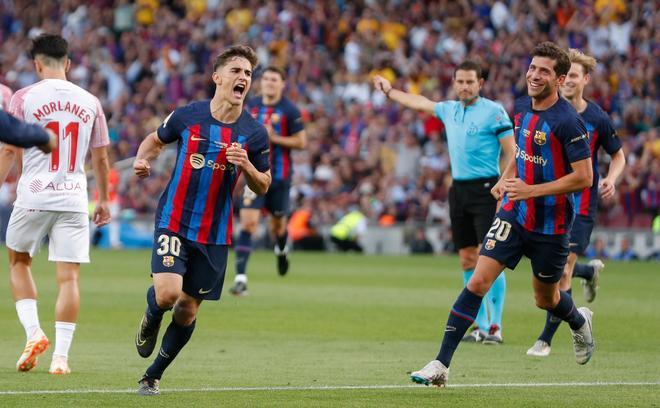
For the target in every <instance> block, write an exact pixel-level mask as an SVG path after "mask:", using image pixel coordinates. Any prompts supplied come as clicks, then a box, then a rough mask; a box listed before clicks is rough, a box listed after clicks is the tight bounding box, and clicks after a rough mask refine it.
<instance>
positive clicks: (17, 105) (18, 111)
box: [8, 91, 25, 120]
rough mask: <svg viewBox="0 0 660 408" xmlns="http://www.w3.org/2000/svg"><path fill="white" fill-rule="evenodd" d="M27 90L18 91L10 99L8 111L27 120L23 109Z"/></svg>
mask: <svg viewBox="0 0 660 408" xmlns="http://www.w3.org/2000/svg"><path fill="white" fill-rule="evenodd" d="M24 97H25V92H24V91H23V92H21V91H18V92H16V93H15V94H14V95H13V96H12V97H11V99H10V100H9V110H8V112H9V113H10V114H12V115H13V116H14V117H16V118H19V119H22V120H25V112H24V111H23V102H24Z"/></svg>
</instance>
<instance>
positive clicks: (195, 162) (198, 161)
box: [190, 153, 205, 170]
mask: <svg viewBox="0 0 660 408" xmlns="http://www.w3.org/2000/svg"><path fill="white" fill-rule="evenodd" d="M204 161H205V160H204V156H202V155H201V154H199V153H193V154H191V155H190V165H191V166H192V168H193V169H197V170H199V169H201V168H202V167H204Z"/></svg>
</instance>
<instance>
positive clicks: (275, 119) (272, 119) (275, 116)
mask: <svg viewBox="0 0 660 408" xmlns="http://www.w3.org/2000/svg"><path fill="white" fill-rule="evenodd" d="M269 121H270V123H271V124H273V125H277V124H278V123H280V115H278V114H277V113H273V114H272V115H270V118H269Z"/></svg>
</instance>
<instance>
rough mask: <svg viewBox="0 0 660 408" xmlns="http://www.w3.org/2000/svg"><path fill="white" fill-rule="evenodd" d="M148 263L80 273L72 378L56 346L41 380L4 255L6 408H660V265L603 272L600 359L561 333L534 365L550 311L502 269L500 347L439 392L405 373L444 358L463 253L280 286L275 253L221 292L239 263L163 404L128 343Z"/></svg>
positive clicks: (304, 262) (45, 303)
mask: <svg viewBox="0 0 660 408" xmlns="http://www.w3.org/2000/svg"><path fill="white" fill-rule="evenodd" d="M45 252H46V251H42V252H41V254H40V255H38V257H37V259H35V264H34V268H33V270H34V276H35V279H36V281H37V285H38V288H39V316H40V319H41V324H42V327H43V328H44V331H45V332H46V334H47V335H48V336H49V337H50V338H51V341H53V340H54V312H53V310H54V303H55V297H56V285H55V278H54V265H53V264H48V263H47V262H46V254H45ZM149 257H150V254H149V252H146V251H136V252H132V251H117V252H110V251H108V252H99V251H97V252H94V253H93V254H92V262H93V263H92V264H91V265H86V266H83V271H82V277H81V292H82V307H81V314H80V320H79V322H78V327H77V330H76V334H75V338H74V343H73V346H72V350H71V353H70V358H69V361H70V365H71V368H72V370H73V373H72V374H71V375H68V376H53V375H49V374H48V373H47V370H48V365H49V364H50V356H51V354H52V348H51V349H50V350H48V351H47V352H46V353H45V355H44V356H43V357H42V358H41V359H40V362H39V365H38V366H37V368H36V369H35V370H33V371H32V372H29V373H25V374H23V373H17V372H16V371H15V362H16V359H17V358H18V356H19V354H20V352H21V351H22V348H23V346H24V342H25V338H24V332H23V328H22V327H21V326H20V324H19V322H18V319H17V318H16V312H15V309H14V303H13V300H12V298H11V291H10V289H9V284H8V279H7V278H6V276H7V274H8V272H7V255H6V251H5V250H4V248H0V265H1V267H2V270H3V271H4V273H5V279H1V280H0V293H3V294H4V296H2V299H3V301H2V306H1V307H0V333H2V334H1V335H0V406H3V407H5V406H26V407H35V406H113V407H115V406H137V405H140V406H147V407H148V406H220V405H225V406H232V407H234V406H296V407H297V406H378V407H381V406H393V407H394V406H459V405H460V406H472V405H475V404H480V405H481V404H483V405H484V406H498V407H499V406H516V407H517V406H539V407H547V406H571V407H574V406H580V407H591V406H599V407H601V406H612V407H623V406H658V407H660V343H658V338H660V324H659V323H660V317H659V315H658V310H660V300H658V296H657V290H658V288H660V270H659V269H660V268H659V267H658V266H659V264H658V263H616V262H608V263H607V265H606V268H605V271H604V272H603V274H602V275H601V285H600V286H601V290H600V292H599V294H598V296H597V298H596V300H595V302H594V303H593V304H591V305H590V307H591V308H592V309H593V310H594V312H595V314H594V332H595V337H596V342H597V346H596V352H595V354H594V357H593V359H592V361H590V362H589V363H588V364H587V365H586V366H579V365H577V364H576V363H575V360H574V357H573V351H572V345H571V340H570V334H569V330H568V328H567V327H566V325H563V326H562V327H561V328H560V329H559V331H558V333H557V335H556V336H555V341H554V343H553V347H552V354H551V356H550V357H548V358H545V359H539V358H531V357H528V356H526V355H525V351H526V350H527V348H528V347H529V346H531V345H532V343H533V342H534V340H535V339H536V336H537V335H538V334H539V333H540V330H541V329H542V327H543V323H544V316H545V312H543V311H541V310H539V309H537V308H536V307H535V306H534V302H533V296H532V289H531V283H530V282H531V272H530V268H529V263H528V262H527V261H525V260H523V261H522V262H521V265H520V267H519V268H518V270H516V271H515V272H511V271H507V283H508V288H507V300H506V302H507V303H506V306H505V313H504V324H503V326H504V327H503V335H504V341H505V344H503V345H501V346H483V345H470V344H462V345H461V346H460V347H459V349H458V351H457V352H456V355H455V357H454V361H453V363H452V366H451V373H450V377H449V380H450V385H451V386H450V387H448V388H446V389H442V390H439V389H435V388H428V387H423V386H413V385H412V384H411V383H410V382H409V380H408V373H409V372H410V371H412V370H416V369H419V368H420V367H422V366H423V365H424V364H426V363H427V362H428V361H429V360H431V359H432V358H433V357H434V356H435V355H436V353H437V351H438V348H439V345H440V340H441V336H442V332H443V329H444V324H445V321H446V318H447V313H448V310H449V307H450V306H451V305H452V304H453V302H454V300H455V299H456V297H457V295H458V293H459V291H460V290H461V284H462V276H461V273H460V271H459V268H458V259H457V258H455V257H440V256H436V257H390V256H381V257H375V256H357V255H349V256H347V255H341V254H325V253H323V254H321V253H312V254H307V253H294V254H292V256H291V261H292V268H291V270H290V272H289V275H288V276H286V277H284V278H280V277H279V276H277V273H276V272H275V258H274V256H273V254H272V253H271V252H257V253H255V254H253V256H252V258H251V260H250V265H249V273H250V281H249V284H248V286H249V291H250V295H249V296H248V297H245V298H235V297H232V296H231V295H229V294H228V293H227V289H228V288H229V286H230V284H231V282H232V280H233V275H234V273H233V262H231V261H230V264H229V265H230V266H229V271H228V274H227V279H226V284H225V288H224V289H223V298H222V300H221V301H220V302H205V303H204V304H203V305H202V308H201V312H200V315H199V317H198V322H197V328H196V331H195V333H194V334H193V337H192V339H191V341H190V342H189V343H188V345H187V347H186V348H185V349H184V350H183V351H182V352H181V354H179V356H178V358H177V360H176V361H175V362H174V363H173V364H172V365H171V366H170V368H169V369H168V370H167V371H166V372H165V376H164V377H163V381H162V382H161V392H162V395H161V396H159V397H153V398H145V397H140V396H138V395H135V394H134V390H135V389H136V385H137V381H138V379H139V378H140V375H141V374H142V373H143V372H144V370H145V368H146V367H147V366H148V365H149V364H150V363H151V359H147V360H145V359H142V358H140V357H139V356H138V355H137V353H136V351H135V346H134V345H133V336H134V333H135V329H136V328H137V325H138V322H139V319H140V317H141V314H142V312H143V310H144V308H145V301H144V295H145V290H146V288H147V287H148V286H149V284H150V278H149V273H148V269H149ZM574 283H575V285H574V286H575V289H574V293H575V298H576V300H577V303H578V304H579V305H584V301H583V298H582V294H581V288H580V286H579V282H578V281H577V280H576V281H575V282H574ZM165 319H166V320H165V321H164V322H165V323H166V322H168V321H169V319H170V315H169V314H168V315H166V317H165ZM161 333H162V332H161ZM51 347H52V346H51ZM489 384H495V385H489Z"/></svg>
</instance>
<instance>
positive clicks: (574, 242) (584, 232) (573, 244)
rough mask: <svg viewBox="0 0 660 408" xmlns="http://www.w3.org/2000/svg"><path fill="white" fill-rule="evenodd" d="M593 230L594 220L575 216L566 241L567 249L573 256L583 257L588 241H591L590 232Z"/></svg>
mask: <svg viewBox="0 0 660 408" xmlns="http://www.w3.org/2000/svg"><path fill="white" fill-rule="evenodd" d="M593 229H594V219H593V218H592V217H589V216H587V215H577V216H576V217H575V221H573V228H571V233H570V238H569V240H568V242H569V243H568V249H569V250H570V251H571V252H573V253H574V254H578V255H584V253H585V251H586V250H587V247H588V246H589V241H591V231H593Z"/></svg>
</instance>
